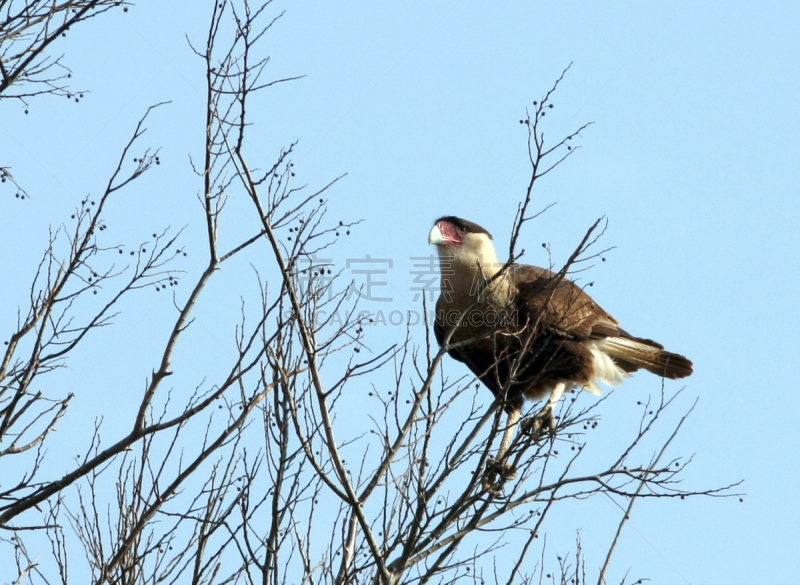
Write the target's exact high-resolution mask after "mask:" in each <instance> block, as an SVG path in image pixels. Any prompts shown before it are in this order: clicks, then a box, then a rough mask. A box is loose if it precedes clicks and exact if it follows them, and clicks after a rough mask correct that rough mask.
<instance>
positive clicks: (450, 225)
mask: <svg viewBox="0 0 800 585" xmlns="http://www.w3.org/2000/svg"><path fill="white" fill-rule="evenodd" d="M428 243H429V244H433V245H435V246H436V248H437V249H438V251H439V256H440V257H441V258H442V259H444V258H447V259H448V260H449V262H450V263H452V264H451V267H452V268H454V269H456V270H459V269H461V270H464V269H469V270H471V271H474V270H476V269H477V268H478V267H479V266H480V267H481V268H482V269H483V272H484V275H485V276H492V275H493V274H494V273H495V272H497V271H498V270H499V269H500V268H501V267H502V263H500V262H498V260H497V253H496V252H495V249H494V242H492V234H490V233H489V232H488V231H486V230H485V229H484V228H482V227H481V226H479V225H478V224H477V223H473V222H471V221H467V220H466V219H461V218H460V217H455V216H447V217H440V218H439V219H437V220H436V222H434V224H433V228H432V229H431V232H430V234H428Z"/></svg>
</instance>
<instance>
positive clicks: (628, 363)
mask: <svg viewBox="0 0 800 585" xmlns="http://www.w3.org/2000/svg"><path fill="white" fill-rule="evenodd" d="M598 346H599V347H600V349H602V351H604V352H605V353H607V354H608V355H610V356H611V357H613V358H614V359H615V361H617V362H618V363H619V365H620V367H621V368H623V369H625V370H626V371H636V370H638V369H639V368H644V369H645V370H647V371H648V372H652V373H653V374H655V375H657V376H661V377H662V378H669V379H671V380H676V379H678V378H685V377H686V376H689V375H691V373H692V362H690V361H689V360H688V359H686V358H685V357H683V356H682V355H679V354H677V353H672V352H669V351H666V350H665V349H664V347H663V346H662V345H660V344H658V343H656V342H655V341H652V340H650V339H641V338H638V337H607V338H606V339H604V340H602V341H601V342H599V343H598Z"/></svg>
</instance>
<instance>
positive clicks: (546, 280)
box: [428, 216, 692, 476]
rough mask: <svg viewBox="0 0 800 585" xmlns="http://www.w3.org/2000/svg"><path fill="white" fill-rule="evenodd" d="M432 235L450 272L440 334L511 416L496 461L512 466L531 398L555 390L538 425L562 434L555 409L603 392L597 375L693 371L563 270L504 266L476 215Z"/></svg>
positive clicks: (446, 220) (437, 327)
mask: <svg viewBox="0 0 800 585" xmlns="http://www.w3.org/2000/svg"><path fill="white" fill-rule="evenodd" d="M428 242H429V243H430V244H434V245H435V246H436V247H437V249H438V252H439V263H440V270H441V279H442V287H441V295H440V296H439V299H438V301H437V302H436V319H435V324H434V333H435V335H436V340H437V341H438V342H439V345H444V346H445V347H446V348H447V353H448V354H449V355H450V356H451V357H452V358H454V359H456V360H458V361H460V362H463V363H464V364H466V366H467V367H468V368H469V369H470V370H471V371H472V373H473V374H475V376H477V377H478V379H479V380H480V381H481V382H482V383H483V384H484V385H485V386H486V387H487V388H489V390H491V391H492V393H493V394H494V395H495V397H496V398H498V399H499V400H500V401H501V402H502V404H503V406H504V408H505V410H506V412H507V413H508V425H507V427H506V429H505V432H504V434H503V439H502V441H501V443H500V448H499V450H498V456H497V459H496V460H493V461H492V463H493V464H495V465H496V464H500V465H503V458H504V455H505V454H506V451H507V450H508V447H509V445H510V444H511V440H512V437H513V434H514V427H515V426H516V423H517V421H518V420H519V416H520V410H521V408H522V405H523V403H524V401H525V399H526V398H528V399H531V400H540V399H542V398H544V397H545V396H548V395H549V398H548V400H547V403H546V404H545V406H544V407H543V408H542V410H541V411H540V412H539V413H538V414H537V415H536V416H535V417H534V419H533V421H532V424H531V425H529V426H531V427H532V432H534V433H535V434H538V432H539V431H540V430H542V429H545V428H548V429H549V430H550V431H551V432H553V431H554V427H555V425H554V419H553V409H554V407H555V405H556V404H557V403H558V401H559V399H560V398H561V395H562V394H563V392H564V391H568V390H570V389H572V388H575V387H577V388H582V389H583V390H587V391H589V392H592V393H594V394H599V393H600V391H599V389H598V387H597V381H598V380H599V381H602V382H604V383H606V384H608V385H610V386H617V385H619V384H620V383H622V380H623V379H624V378H627V377H629V376H630V375H631V373H633V372H635V371H637V370H639V369H644V370H647V371H649V372H652V373H654V374H656V375H658V376H661V377H663V378H669V379H677V378H684V377H686V376H689V375H690V374H691V373H692V362H690V361H689V360H688V359H686V358H685V357H683V356H681V355H678V354H675V353H671V352H668V351H666V350H665V349H664V348H663V346H661V345H660V344H658V343H656V342H655V341H652V340H650V339H644V338H641V337H635V336H633V335H631V334H630V333H628V332H627V331H625V330H624V329H622V328H621V327H620V326H619V323H618V322H617V320H616V319H614V318H613V317H612V316H611V315H609V314H608V313H606V312H605V311H604V310H603V309H601V308H600V307H599V306H598V305H597V303H595V302H594V301H593V300H592V298H591V297H590V296H589V295H588V294H586V293H585V292H584V291H583V289H582V288H581V287H579V286H578V285H576V284H575V283H574V282H572V281H570V280H568V279H566V278H564V275H563V274H559V273H554V272H551V271H550V270H545V269H544V268H538V267H536V266H526V265H523V264H510V265H508V266H505V263H503V262H500V261H498V259H497V254H496V252H495V248H494V244H493V242H492V236H491V234H490V233H489V232H488V231H486V230H485V229H484V228H482V227H481V226H479V225H477V224H475V223H473V222H471V221H467V220H464V219H461V218H458V217H454V216H447V217H442V218H440V219H438V220H436V222H435V223H434V226H433V229H431V231H430V234H429V236H428ZM506 475H507V476H511V475H513V470H511V472H510V473H507V474H506Z"/></svg>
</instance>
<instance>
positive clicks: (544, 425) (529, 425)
mask: <svg viewBox="0 0 800 585" xmlns="http://www.w3.org/2000/svg"><path fill="white" fill-rule="evenodd" d="M565 389H566V385H565V384H564V382H559V383H558V384H556V385H555V386H554V387H553V390H552V392H550V398H548V399H547V404H545V405H544V408H542V410H540V411H539V412H538V413H537V414H536V415H535V416H534V417H533V418H532V419H529V420H526V421H523V423H522V429H523V430H524V431H525V432H527V433H530V434H531V436H533V440H534V441H538V440H539V438H540V437H541V436H542V434H544V431H545V429H546V430H547V432H548V433H550V435H551V436H554V435H555V434H556V420H555V418H554V417H553V411H554V410H555V408H556V405H557V404H558V401H559V400H561V395H562V394H564V390H565Z"/></svg>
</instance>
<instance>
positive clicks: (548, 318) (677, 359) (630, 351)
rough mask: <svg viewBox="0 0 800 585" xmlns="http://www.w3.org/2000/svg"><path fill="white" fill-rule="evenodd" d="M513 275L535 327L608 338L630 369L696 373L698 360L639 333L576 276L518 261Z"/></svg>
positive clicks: (608, 349) (606, 347)
mask: <svg viewBox="0 0 800 585" xmlns="http://www.w3.org/2000/svg"><path fill="white" fill-rule="evenodd" d="M512 268H513V270H512V271H511V273H510V274H511V277H512V279H513V282H514V285H515V286H516V288H517V291H518V295H519V297H518V299H517V307H518V308H519V310H520V312H521V313H524V315H525V318H526V319H527V322H528V323H529V325H528V326H529V327H536V328H537V329H538V330H539V331H541V332H542V333H543V334H544V333H546V332H551V333H552V334H553V335H554V336H556V337H559V336H564V337H565V338H566V339H570V340H574V341H580V340H587V339H594V340H604V342H603V344H602V350H603V351H604V352H605V353H607V354H609V355H611V356H612V357H613V358H614V361H615V362H616V363H617V365H619V366H620V367H621V368H622V369H624V370H625V371H627V372H635V371H636V370H638V369H639V368H644V369H646V370H648V371H649V372H652V373H654V374H656V375H658V376H662V377H665V378H671V379H677V378H684V377H686V376H689V375H690V374H691V373H692V362H691V361H689V360H688V359H686V358H685V357H683V356H682V355H679V354H676V353H672V352H669V351H666V350H665V349H664V346H663V345H661V344H659V343H656V342H655V341H653V340H652V339H644V338H641V337H635V336H633V335H631V334H630V333H628V332H627V331H625V330H624V329H622V328H621V327H620V326H619V323H618V322H617V320H616V319H614V318H613V317H612V316H611V315H609V314H608V313H606V312H605V311H604V310H603V309H602V308H600V306H599V305H598V304H597V303H595V302H594V300H593V299H592V297H590V296H589V295H588V294H586V292H584V291H583V289H581V288H580V287H579V286H578V285H576V284H575V283H574V282H572V281H570V280H567V279H566V278H559V276H558V275H557V274H555V273H553V272H551V271H549V270H545V269H543V268H538V267H536V266H525V265H514V266H513V267H512Z"/></svg>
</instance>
